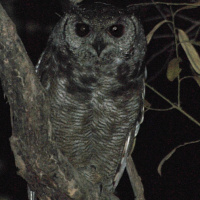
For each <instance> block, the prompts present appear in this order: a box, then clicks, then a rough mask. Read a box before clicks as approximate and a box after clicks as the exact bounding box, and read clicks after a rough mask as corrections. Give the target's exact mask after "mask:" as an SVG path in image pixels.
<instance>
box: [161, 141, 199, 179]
mask: <svg viewBox="0 0 200 200" xmlns="http://www.w3.org/2000/svg"><path fill="white" fill-rule="evenodd" d="M199 142H200V140H196V141H192V142H186V143H184V144H181V145H179V146H177V147H176V148H174V149H173V150H172V151H171V152H170V153H168V154H167V155H166V156H165V157H164V158H163V159H162V160H161V162H160V164H159V165H158V168H157V171H158V174H159V175H160V176H161V175H162V167H163V165H164V163H165V162H166V161H167V160H169V159H170V158H171V157H172V155H173V154H174V153H175V152H176V150H178V149H179V148H181V147H184V146H187V145H190V144H195V143H199Z"/></svg>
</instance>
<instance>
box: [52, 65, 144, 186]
mask: <svg viewBox="0 0 200 200" xmlns="http://www.w3.org/2000/svg"><path fill="white" fill-rule="evenodd" d="M74 73H78V72H74V71H72V72H70V75H69V74H68V75H66V74H65V73H64V72H61V71H60V72H59V73H56V74H54V78H53V81H52V80H51V85H50V89H49V93H50V95H51V122H52V126H53V129H54V134H53V139H54V140H55V141H56V143H57V144H58V147H59V148H60V150H61V152H62V153H63V155H64V156H66V157H67V158H68V159H69V161H70V162H71V163H72V164H73V165H74V167H75V168H76V169H78V170H79V172H80V173H82V174H83V175H84V176H85V177H86V178H87V179H88V180H89V181H91V182H92V183H94V184H97V183H99V184H101V183H102V182H103V183H104V187H105V188H107V189H108V190H113V189H114V187H116V185H117V184H118V181H119V179H120V177H121V175H122V173H123V171H124V167H125V165H126V157H127V155H128V154H129V153H130V151H131V149H132V145H133V142H134V137H135V135H136V132H137V131H138V130H137V129H138V124H139V123H140V121H141V118H142V116H143V98H144V95H143V92H144V77H143V73H141V72H140V73H139V72H133V71H131V68H130V67H129V66H127V65H125V66H119V67H118V69H117V71H116V74H114V75H113V74H110V73H107V74H106V75H105V76H102V75H100V74H99V76H93V75H92V73H88V74H84V75H80V74H78V75H76V74H74ZM138 74H139V75H138ZM137 75H138V76H137ZM51 79H52V77H51ZM115 176H116V177H115ZM114 177H115V178H114Z"/></svg>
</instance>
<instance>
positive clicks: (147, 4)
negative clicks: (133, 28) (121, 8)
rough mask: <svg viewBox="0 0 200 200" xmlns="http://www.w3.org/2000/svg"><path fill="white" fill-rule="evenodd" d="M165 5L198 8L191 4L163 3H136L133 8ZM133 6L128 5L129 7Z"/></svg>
mask: <svg viewBox="0 0 200 200" xmlns="http://www.w3.org/2000/svg"><path fill="white" fill-rule="evenodd" d="M155 4H156V5H166V6H192V7H194V8H195V7H198V6H197V5H194V4H193V3H165V2H155V3H137V4H134V6H153V5H155ZM131 6H133V5H130V7H131Z"/></svg>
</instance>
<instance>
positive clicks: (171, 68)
mask: <svg viewBox="0 0 200 200" xmlns="http://www.w3.org/2000/svg"><path fill="white" fill-rule="evenodd" d="M181 61H182V60H181V58H173V59H172V60H171V61H170V62H169V64H168V68H167V78H168V80H169V81H174V79H175V78H177V77H178V75H179V74H180V73H181V70H182V69H181V68H180V67H179V63H180V62H181Z"/></svg>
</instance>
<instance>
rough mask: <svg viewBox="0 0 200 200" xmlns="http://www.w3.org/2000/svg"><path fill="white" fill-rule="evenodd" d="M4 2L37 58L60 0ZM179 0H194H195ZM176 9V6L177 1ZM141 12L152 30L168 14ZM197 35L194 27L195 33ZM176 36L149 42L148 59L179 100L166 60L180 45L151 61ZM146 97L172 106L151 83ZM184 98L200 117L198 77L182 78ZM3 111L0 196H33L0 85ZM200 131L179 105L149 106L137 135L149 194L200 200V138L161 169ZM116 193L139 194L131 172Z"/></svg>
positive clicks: (162, 86)
mask: <svg viewBox="0 0 200 200" xmlns="http://www.w3.org/2000/svg"><path fill="white" fill-rule="evenodd" d="M0 2H1V3H2V4H3V6H4V8H6V10H7V12H8V13H9V15H10V17H11V18H12V19H13V21H14V22H15V23H16V26H17V30H18V33H19V35H20V37H21V39H22V41H23V43H24V45H25V47H26V50H27V52H28V54H29V55H30V57H31V59H32V61H33V63H34V64H36V63H37V60H38V58H39V56H40V54H41V52H42V51H43V50H44V48H45V45H46V42H47V39H48V35H49V33H50V31H51V29H52V27H53V26H54V25H55V23H56V22H57V21H58V20H59V19H60V16H62V15H63V12H62V11H61V7H60V5H59V4H58V2H57V1H56V0H52V1H50V0H43V1H39V0H0ZM134 2H136V1H134ZM137 2H145V1H137ZM146 2H150V1H146ZM168 2H170V1H168ZM171 2H172V1H171ZM173 2H175V1H173ZM176 2H179V3H181V2H188V3H190V2H194V1H176ZM160 9H161V10H162V11H163V12H164V13H165V14H166V15H167V14H168V13H169V12H168V8H167V7H165V6H162V7H160ZM173 9H174V10H175V7H173ZM199 13H200V9H199V8H198V9H193V10H188V11H184V12H183V14H184V15H185V16H188V17H190V18H192V19H196V20H199V21H200V16H199ZM140 15H141V19H142V21H143V23H144V28H145V32H146V34H147V33H148V32H149V31H150V30H151V29H152V28H153V27H154V26H155V25H156V24H157V23H158V22H159V21H161V20H162V18H161V17H159V16H160V15H159V12H158V10H157V9H156V8H155V7H154V6H151V7H142V8H141V10H140ZM155 16H157V17H158V19H157V20H151V21H149V20H150V19H152V17H155ZM169 19H170V18H169ZM176 25H177V26H178V27H180V28H182V29H187V28H188V27H189V26H190V25H191V24H190V23H188V22H185V21H183V20H182V19H178V20H177V21H176ZM197 28H199V27H197ZM196 31H197V29H195V30H194V32H195V33H196ZM156 34H157V35H159V34H171V32H170V30H169V28H168V26H167V25H163V26H162V27H161V29H159V30H158V31H157V32H156ZM192 35H194V33H191V36H192ZM196 38H197V40H200V34H197V37H196ZM171 41H173V38H170V37H168V38H166V39H155V38H154V39H153V40H152V41H151V43H150V45H149V46H148V52H147V57H146V60H147V63H148V65H147V69H148V79H147V82H148V84H150V85H152V86H153V87H155V88H156V89H157V90H158V91H159V92H161V93H162V94H163V95H165V96H166V97H167V98H169V99H170V100H171V101H172V102H174V103H176V102H177V81H176V80H175V81H174V82H169V81H168V80H167V78H166V67H167V64H165V62H166V60H167V59H168V61H169V60H170V59H172V58H173V57H175V51H174V48H169V49H167V50H166V51H165V52H164V53H162V54H160V55H159V56H158V57H156V58H155V59H154V60H153V61H152V62H149V59H150V58H151V57H152V55H154V54H155V53H156V52H159V51H161V50H162V49H163V48H164V47H165V46H166V44H168V43H169V42H171ZM197 50H198V52H200V49H199V47H197ZM169 55H171V57H170V58H169ZM180 56H181V58H182V60H183V62H182V63H181V67H182V72H181V76H186V75H191V72H190V71H191V70H190V67H189V62H188V60H187V58H186V56H185V54H184V52H183V50H181V48H180ZM166 63H168V62H166ZM146 99H147V100H148V102H150V103H151V104H152V107H153V108H169V107H170V106H169V105H168V104H167V103H165V101H164V100H162V99H161V98H160V97H158V96H157V95H156V94H154V93H153V92H152V91H150V90H149V89H148V88H147V89H146ZM181 103H182V104H181V105H182V108H183V109H184V110H185V111H186V112H188V113H189V114H191V115H192V116H193V117H194V118H195V119H197V120H198V121H200V88H199V86H198V85H197V83H196V82H195V81H194V80H193V79H187V80H184V81H183V83H182V84H181ZM0 112H1V114H0V200H3V198H4V197H5V199H7V200H8V199H9V200H11V199H12V200H27V195H26V183H25V181H24V180H23V179H22V178H21V177H19V176H18V175H17V174H16V172H17V169H16V167H15V164H14V157H13V154H12V152H11V149H10V145H9V137H10V136H11V126H10V115H9V105H8V103H7V101H6V98H4V95H3V91H2V88H1V89H0ZM199 136H200V127H198V126H197V125H196V124H194V123H193V122H192V121H190V120H189V119H188V118H187V117H185V116H184V115H183V114H181V113H180V112H179V111H176V110H170V111H166V112H157V111H147V112H146V113H145V120H144V122H143V124H142V126H141V129H140V132H139V135H138V137H137V143H136V148H135V150H134V153H133V159H134V161H135V164H136V167H137V169H138V172H139V175H140V176H141V178H142V182H143V184H144V189H145V197H146V199H147V200H187V199H188V200H200V159H199V155H200V144H199V143H197V144H191V145H187V146H185V147H182V148H180V149H178V150H177V151H176V153H175V154H174V155H173V156H172V157H171V158H170V159H169V160H168V161H167V162H166V163H165V164H164V166H163V170H162V176H159V174H158V173H157V167H158V165H159V163H160V161H161V160H162V159H163V157H164V156H166V155H167V154H168V153H169V152H170V151H171V150H172V149H173V148H175V147H176V146H178V145H180V144H183V143H185V142H189V141H195V140H198V139H199V138H200V137H199ZM116 194H117V195H118V196H119V197H120V199H121V200H132V199H134V195H133V192H132V189H131V185H130V182H129V179H128V176H127V174H126V172H125V174H124V176H123V178H122V180H121V181H120V184H119V186H118V187H117V191H116ZM3 196H4V197H3Z"/></svg>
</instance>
